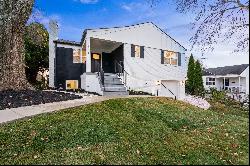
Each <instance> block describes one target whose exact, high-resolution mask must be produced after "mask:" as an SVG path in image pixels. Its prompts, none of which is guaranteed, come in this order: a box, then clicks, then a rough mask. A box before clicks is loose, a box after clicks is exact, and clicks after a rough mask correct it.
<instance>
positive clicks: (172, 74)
mask: <svg viewBox="0 0 250 166" xmlns="http://www.w3.org/2000/svg"><path fill="white" fill-rule="evenodd" d="M144 49H145V50H144V58H137V57H131V45H130V44H125V45H124V68H125V70H126V71H127V72H128V74H129V75H128V80H127V82H128V84H127V87H128V88H130V89H133V90H138V91H146V92H149V93H153V94H156V91H157V89H159V87H158V85H157V84H156V82H157V81H162V80H175V83H176V86H177V87H178V88H179V83H180V82H181V81H184V80H185V77H186V68H185V67H180V66H170V65H165V64H161V50H158V49H153V48H147V47H145V48H144ZM184 63H185V61H184ZM167 86H168V85H167ZM183 89H184V90H183ZM176 93H177V94H176V96H178V97H183V95H185V88H182V89H180V90H179V91H177V92H176ZM181 93H183V94H181ZM162 94H163V93H162ZM165 96H169V95H167V94H166V95H165Z"/></svg>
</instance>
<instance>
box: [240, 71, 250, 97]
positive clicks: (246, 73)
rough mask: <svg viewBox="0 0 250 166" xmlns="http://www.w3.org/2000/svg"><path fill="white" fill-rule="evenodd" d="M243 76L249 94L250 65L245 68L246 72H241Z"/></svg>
mask: <svg viewBox="0 0 250 166" xmlns="http://www.w3.org/2000/svg"><path fill="white" fill-rule="evenodd" d="M241 76H242V77H245V78H246V80H245V81H244V82H245V88H246V94H249V66H248V67H247V68H246V69H245V71H244V72H242V73H241Z"/></svg>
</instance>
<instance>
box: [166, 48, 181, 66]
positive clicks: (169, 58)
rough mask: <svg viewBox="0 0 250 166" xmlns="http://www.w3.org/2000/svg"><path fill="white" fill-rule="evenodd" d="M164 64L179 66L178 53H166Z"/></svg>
mask: <svg viewBox="0 0 250 166" xmlns="http://www.w3.org/2000/svg"><path fill="white" fill-rule="evenodd" d="M164 64H169V65H176V66H177V64H178V53H177V52H173V51H164Z"/></svg>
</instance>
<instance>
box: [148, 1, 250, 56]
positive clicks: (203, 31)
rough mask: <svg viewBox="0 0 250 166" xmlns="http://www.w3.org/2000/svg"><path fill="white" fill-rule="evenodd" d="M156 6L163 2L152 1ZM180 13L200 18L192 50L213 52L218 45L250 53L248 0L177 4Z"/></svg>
mask: <svg viewBox="0 0 250 166" xmlns="http://www.w3.org/2000/svg"><path fill="white" fill-rule="evenodd" d="M149 1H150V2H151V3H152V4H156V3H157V2H159V0H149ZM173 2H174V3H175V4H176V5H177V11H179V12H181V13H187V12H191V13H194V14H195V15H196V18H195V23H194V26H193V28H194V29H195V31H196V33H195V34H194V36H193V37H192V38H191V39H190V40H191V42H192V49H193V48H194V46H198V48H201V50H202V51H206V50H213V49H214V46H215V45H216V44H217V43H218V42H223V41H224V42H225V41H226V42H227V43H229V42H232V43H234V45H235V47H234V48H235V49H234V51H236V52H237V51H247V52H249V1H248V0H173Z"/></svg>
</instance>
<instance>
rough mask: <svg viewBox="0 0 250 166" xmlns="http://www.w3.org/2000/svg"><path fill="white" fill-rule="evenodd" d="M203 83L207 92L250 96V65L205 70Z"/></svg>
mask: <svg viewBox="0 0 250 166" xmlns="http://www.w3.org/2000/svg"><path fill="white" fill-rule="evenodd" d="M203 83H204V87H205V89H206V90H209V89H210V88H211V87H212V88H216V89H217V90H228V91H229V92H232V93H245V94H249V64H242V65H234V66H225V67H217V68H209V69H204V70H203Z"/></svg>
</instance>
